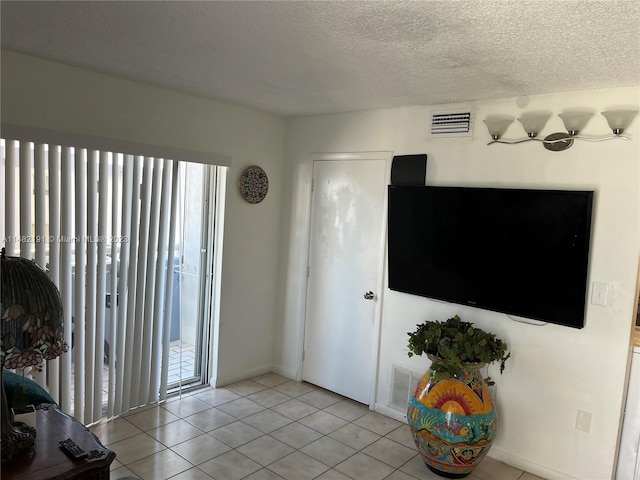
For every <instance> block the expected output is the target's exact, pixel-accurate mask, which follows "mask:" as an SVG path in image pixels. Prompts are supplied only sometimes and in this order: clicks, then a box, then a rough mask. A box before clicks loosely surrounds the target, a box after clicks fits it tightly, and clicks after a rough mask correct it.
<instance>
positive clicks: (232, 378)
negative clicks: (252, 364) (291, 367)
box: [210, 365, 272, 388]
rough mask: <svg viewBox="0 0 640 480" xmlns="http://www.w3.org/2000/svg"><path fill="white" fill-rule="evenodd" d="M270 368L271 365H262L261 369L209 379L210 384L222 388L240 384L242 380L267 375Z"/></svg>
mask: <svg viewBox="0 0 640 480" xmlns="http://www.w3.org/2000/svg"><path fill="white" fill-rule="evenodd" d="M271 371H272V366H271V365H263V366H261V367H256V368H252V369H250V370H246V371H244V372H242V373H234V374H231V375H219V376H218V377H215V378H211V380H210V384H211V386H213V387H216V388H218V387H224V386H225V385H230V384H232V383H236V382H241V381H242V380H249V379H250V378H253V377H258V376H260V375H265V374H267V373H271Z"/></svg>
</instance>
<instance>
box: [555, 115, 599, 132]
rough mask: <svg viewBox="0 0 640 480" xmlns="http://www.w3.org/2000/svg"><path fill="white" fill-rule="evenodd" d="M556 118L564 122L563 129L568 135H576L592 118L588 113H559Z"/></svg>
mask: <svg viewBox="0 0 640 480" xmlns="http://www.w3.org/2000/svg"><path fill="white" fill-rule="evenodd" d="M558 116H559V117H560V118H561V119H562V121H563V122H564V128H566V129H567V132H569V135H571V136H573V135H577V134H578V132H580V131H581V130H582V129H583V128H584V127H585V125H586V124H587V122H588V121H589V119H590V118H591V117H592V116H593V113H590V112H565V113H559V114H558Z"/></svg>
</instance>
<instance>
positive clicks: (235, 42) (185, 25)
mask: <svg viewBox="0 0 640 480" xmlns="http://www.w3.org/2000/svg"><path fill="white" fill-rule="evenodd" d="M0 14H1V46H2V48H4V49H7V50H12V51H16V52H22V53H26V54H31V55H35V56H38V57H42V58H48V59H52V60H56V61H59V62H63V63H68V64H70V65H75V66H80V67H84V68H87V69H91V70H95V71H100V72H105V73H109V74H113V75H118V76H121V77H125V78H129V79H134V80H138V81H142V82H146V83H151V84H154V85H159V86H163V87H168V88H172V89H175V90H179V91H183V92H188V93H192V94H196V95H201V96H204V97H208V98H214V99H219V100H224V101H228V102H231V103H235V104H240V105H246V106H249V107H254V108H257V109H260V110H264V111H267V112H271V113H275V114H278V115H285V116H291V115H309V114H317V113H330V112H343V111H351V110H363V109H373V108H383V107H394V106H403V105H430V104H441V103H454V102H466V101H473V100H480V99H490V98H503V97H510V96H518V95H530V94H539V93H547V92H560V91H569V90H583V89H592V88H607V87H622V86H630V85H640V53H639V52H640V0H575V1H574V0H555V1H551V0H539V1H532V0H475V1H455V0H444V1H411V2H409V1H399V2H394V1H387V2H378V1H350V2H335V1H332V2H324V1H316V2H306V1H304V2H281V1H262V2H248V1H231V2H218V1H204V2H190V1H173V2H141V1H129V2H96V1H87V2H52V1H45V2H35V1H20V2H12V1H6V0H3V1H1V2H0Z"/></svg>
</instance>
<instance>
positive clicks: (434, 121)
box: [430, 110, 473, 138]
mask: <svg viewBox="0 0 640 480" xmlns="http://www.w3.org/2000/svg"><path fill="white" fill-rule="evenodd" d="M472 133H473V112H472V111H471V110H449V111H446V112H433V113H432V114H431V130H430V134H431V136H432V137H436V138H444V137H470V136H471V134H472Z"/></svg>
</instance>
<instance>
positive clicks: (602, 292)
mask: <svg viewBox="0 0 640 480" xmlns="http://www.w3.org/2000/svg"><path fill="white" fill-rule="evenodd" d="M608 300H609V284H608V283H600V282H593V286H592V288H591V303H592V304H593V305H601V306H603V307H606V306H607V302H608Z"/></svg>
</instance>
